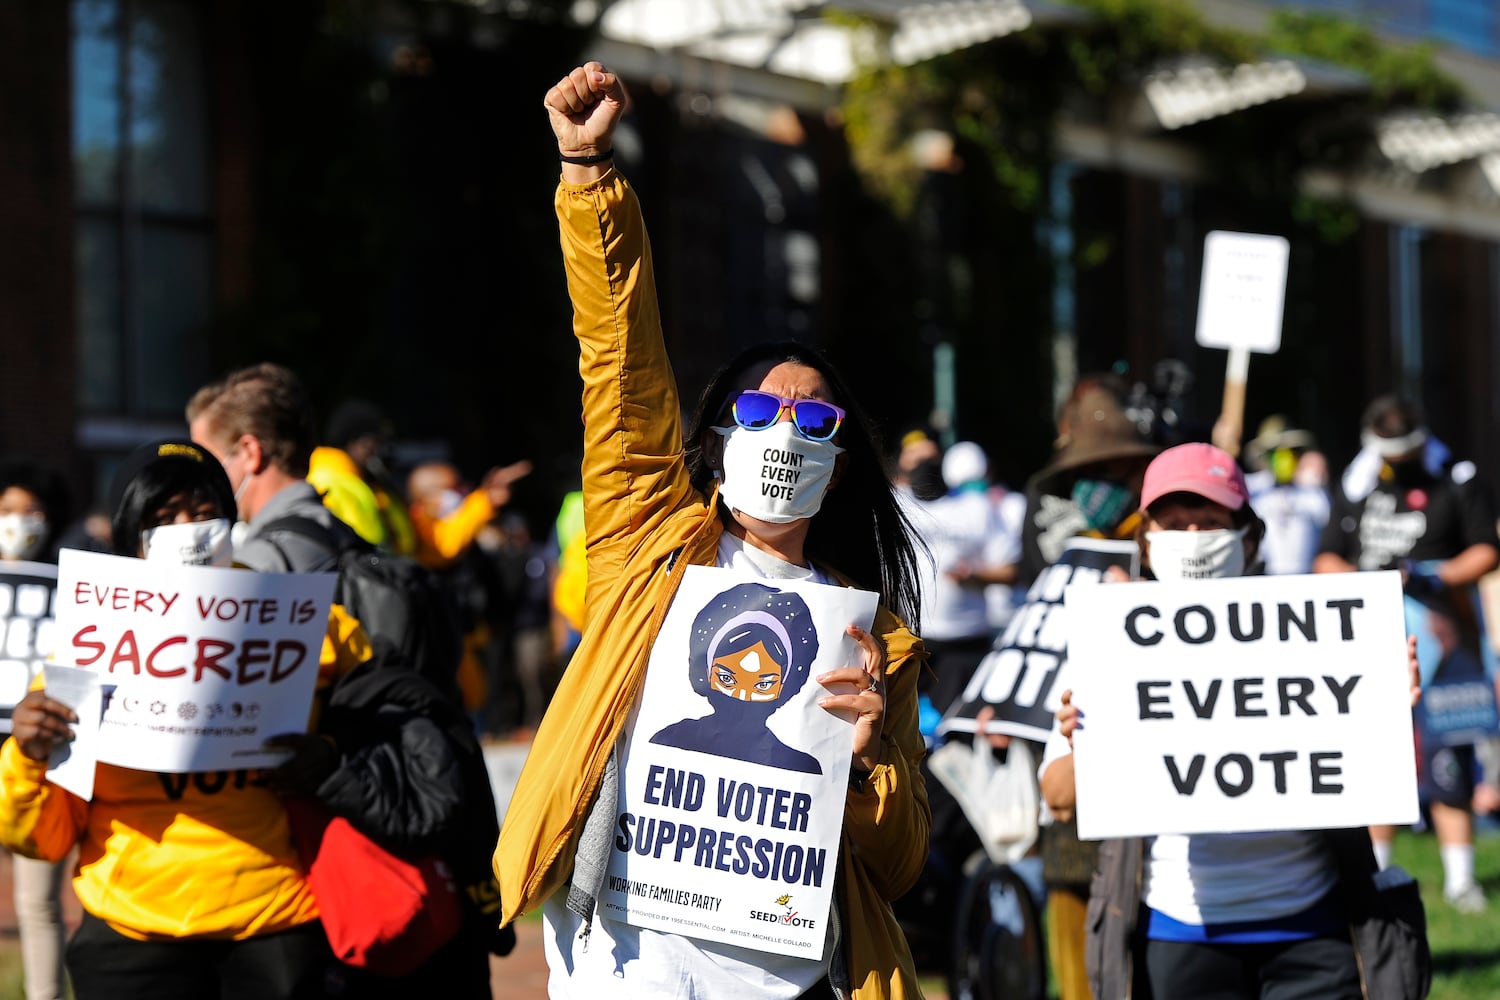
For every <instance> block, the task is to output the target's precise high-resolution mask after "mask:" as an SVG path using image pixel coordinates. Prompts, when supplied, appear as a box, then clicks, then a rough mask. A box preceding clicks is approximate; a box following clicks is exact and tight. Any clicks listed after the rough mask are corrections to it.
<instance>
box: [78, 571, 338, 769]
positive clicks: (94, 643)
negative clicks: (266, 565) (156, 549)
mask: <svg viewBox="0 0 1500 1000" xmlns="http://www.w3.org/2000/svg"><path fill="white" fill-rule="evenodd" d="M333 583H334V575H333V574H331V573H254V572H250V571H248V570H238V569H217V568H213V567H206V566H170V565H164V564H162V563H156V562H148V561H147V560H144V559H128V558H122V557H120V556H107V555H100V554H98V553H93V552H80V551H74V550H70V549H65V550H64V551H63V553H62V557H61V559H59V561H58V583H57V649H56V657H57V660H58V662H60V663H62V664H64V665H67V666H77V667H83V668H86V669H89V670H93V671H95V672H97V673H99V674H100V675H101V680H102V682H103V684H104V690H105V694H106V697H105V708H104V716H103V721H102V723H101V725H100V734H99V753H98V757H99V760H101V761H103V762H105V763H108V764H118V765H120V766H122V767H133V768H139V769H142V770H147V771H169V772H190V771H222V770H234V769H239V768H252V767H266V766H274V765H275V764H278V763H280V762H281V761H283V760H285V757H286V755H285V754H284V753H279V752H267V751H265V750H263V749H262V748H261V744H262V743H263V742H264V741H265V740H266V738H267V737H270V736H275V735H278V734H280V733H289V732H297V733H301V732H306V731H307V723H308V713H309V710H310V709H311V707H312V696H313V689H314V687H315V686H316V683H317V679H318V660H319V657H320V654H321V652H322V644H323V636H324V633H325V632H326V631H327V626H328V606H329V603H330V601H331V600H332V597H333Z"/></svg>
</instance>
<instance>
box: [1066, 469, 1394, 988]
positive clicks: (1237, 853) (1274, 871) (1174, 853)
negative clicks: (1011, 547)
mask: <svg viewBox="0 0 1500 1000" xmlns="http://www.w3.org/2000/svg"><path fill="white" fill-rule="evenodd" d="M1141 514H1142V522H1141V526H1140V528H1139V530H1138V532H1137V539H1138V542H1139V545H1140V551H1141V566H1142V569H1143V573H1144V575H1145V576H1146V577H1147V578H1150V579H1157V580H1178V581H1180V580H1195V579H1216V578H1224V577H1234V576H1241V575H1244V574H1245V573H1246V572H1247V571H1248V570H1249V569H1250V568H1252V567H1253V566H1254V565H1255V562H1256V558H1257V555H1258V551H1259V546H1260V542H1261V540H1262V538H1263V535H1264V531H1265V526H1264V524H1263V522H1262V521H1261V520H1260V518H1259V517H1258V516H1257V515H1256V513H1255V511H1254V510H1253V509H1252V508H1251V506H1250V502H1249V491H1248V489H1247V487H1246V485H1245V477H1244V475H1243V474H1242V473H1241V472H1240V469H1239V467H1238V466H1237V465H1236V464H1235V461H1234V459H1233V458H1231V457H1230V456H1229V455H1228V454H1227V453H1225V452H1223V451H1221V450H1220V449H1218V448H1216V447H1214V446H1213V445H1209V444H1198V443H1195V444H1184V445H1178V446H1177V447H1175V448H1170V449H1168V450H1166V451H1164V452H1162V453H1161V454H1160V455H1159V456H1157V458H1156V459H1155V460H1154V461H1152V463H1151V465H1150V466H1149V467H1148V468H1147V469H1146V475H1145V480H1144V484H1143V486H1142V490H1141ZM1106 579H1115V580H1123V579H1125V574H1124V572H1123V571H1120V570H1111V571H1110V573H1109V574H1107V575H1106ZM1083 719H1084V713H1083V711H1082V710H1081V709H1080V706H1077V705H1074V704H1072V698H1071V692H1067V693H1064V695H1063V708H1062V709H1061V710H1060V711H1059V712H1058V713H1057V720H1056V725H1055V727H1054V729H1053V732H1052V736H1051V738H1050V739H1049V740H1048V742H1047V747H1046V751H1045V753H1044V755H1043V759H1042V764H1041V768H1040V779H1041V786H1042V794H1043V797H1044V798H1045V799H1046V801H1047V804H1048V805H1049V806H1050V807H1051V808H1052V809H1053V810H1054V811H1055V812H1057V813H1059V814H1060V815H1071V814H1072V813H1073V811H1074V809H1075V807H1076V805H1077V798H1076V788H1075V785H1074V772H1073V757H1072V744H1073V733H1074V732H1075V730H1077V729H1080V728H1082V725H1083V721H1082V720H1083ZM1374 871H1375V859H1374V854H1373V852H1372V851H1371V849H1370V844H1369V838H1368V836H1367V835H1366V834H1365V832H1364V831H1363V830H1353V831H1338V832H1337V833H1336V834H1335V833H1332V832H1327V831H1317V830H1310V831H1273V832H1255V833H1223V834H1170V835H1166V834H1164V835H1158V836H1155V837H1146V838H1132V839H1127V840H1107V841H1104V842H1102V843H1101V845H1100V858H1099V869H1098V872H1097V873H1096V874H1095V876H1094V881H1093V885H1092V887H1091V891H1090V897H1089V918H1090V919H1089V921H1088V942H1087V946H1086V951H1087V958H1088V968H1089V980H1090V985H1091V986H1092V988H1093V994H1094V996H1095V997H1099V998H1110V1000H1114V998H1118V997H1124V996H1131V995H1134V996H1155V997H1164V998H1172V1000H1192V998H1196V997H1202V998H1219V997H1239V998H1246V1000H1251V998H1271V997H1276V998H1278V1000H1286V998H1302V997H1305V998H1308V1000H1312V998H1318V1000H1339V998H1346V1000H1359V998H1362V997H1367V996H1381V997H1385V996H1394V995H1400V994H1392V993H1388V992H1384V989H1385V984H1384V983H1381V984H1380V988H1379V989H1375V988H1374V976H1375V974H1373V973H1372V972H1371V970H1372V969H1373V968H1374V966H1372V965H1371V962H1370V959H1371V956H1365V959H1364V962H1363V963H1361V961H1360V960H1359V959H1358V958H1357V957H1356V948H1355V946H1354V945H1353V944H1351V937H1350V919H1351V914H1350V913H1349V912H1348V911H1347V909H1346V907H1345V900H1346V899H1347V898H1351V897H1348V896H1346V895H1344V893H1343V891H1342V890H1343V888H1344V887H1345V886H1346V885H1349V884H1352V883H1353V882H1354V881H1355V880H1357V879H1365V878H1367V877H1368V876H1369V875H1370V874H1372V873H1373V872H1374ZM1403 957H1404V956H1403ZM1367 988H1370V989H1372V990H1373V991H1372V992H1365V990H1366V989H1367Z"/></svg>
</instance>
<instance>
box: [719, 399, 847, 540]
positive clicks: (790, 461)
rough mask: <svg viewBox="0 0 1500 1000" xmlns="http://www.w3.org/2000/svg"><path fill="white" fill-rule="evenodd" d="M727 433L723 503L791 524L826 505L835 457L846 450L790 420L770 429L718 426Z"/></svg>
mask: <svg viewBox="0 0 1500 1000" xmlns="http://www.w3.org/2000/svg"><path fill="white" fill-rule="evenodd" d="M714 431H715V432H717V433H718V434H719V435H721V436H722V437H723V438H724V485H723V486H721V487H720V488H719V494H720V496H722V497H723V498H724V502H725V503H727V504H729V506H730V507H731V508H732V509H734V510H737V511H739V512H740V513H741V514H746V515H748V516H750V517H753V518H756V519H757V520H760V521H770V522H771V523H773V524H786V523H788V522H790V521H798V520H801V519H802V518H804V517H812V516H813V515H814V514H816V513H817V512H818V509H819V508H820V507H822V506H823V495H824V494H825V493H827V492H828V483H829V481H830V480H831V479H832V478H833V465H834V461H835V460H836V459H837V458H838V457H839V455H840V454H841V453H842V452H843V450H844V449H842V448H840V447H839V446H838V445H836V444H833V443H832V442H829V441H809V440H808V439H807V438H805V437H803V436H802V435H800V434H798V433H797V429H796V427H795V426H794V425H793V424H792V422H791V421H790V420H784V421H782V422H781V423H778V424H772V425H771V426H770V427H767V428H766V429H765V430H761V431H747V430H745V429H744V428H743V427H715V428H714Z"/></svg>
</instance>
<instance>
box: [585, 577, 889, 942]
mask: <svg viewBox="0 0 1500 1000" xmlns="http://www.w3.org/2000/svg"><path fill="white" fill-rule="evenodd" d="M875 603H876V596H875V595H874V594H871V593H868V592H865V591H859V590H850V589H848V588H844V587H830V586H824V585H821V584H816V583H804V582H795V581H787V580H775V581H770V580H758V579H751V578H748V577H746V576H744V575H743V574H739V573H736V572H733V571H730V570H724V569H712V568H709V567H703V566H692V567H689V568H688V569H687V570H686V572H685V574H684V577H683V580H682V584H681V586H680V587H679V589H678V591H677V595H676V597H675V598H674V599H673V602H672V607H671V609H670V611H669V612H668V613H667V617H666V620H665V621H664V622H663V623H662V627H661V631H660V633H659V634H658V635H657V639H656V645H655V646H654V648H653V649H652V651H651V661H650V664H649V666H648V668H647V671H646V681H645V684H644V686H643V689H642V692H641V697H640V698H639V699H638V700H637V703H636V710H635V713H634V719H633V725H632V726H631V730H630V731H631V736H630V738H629V740H628V741H627V743H626V745H625V749H624V754H623V757H622V759H621V765H620V784H619V814H618V816H617V817H616V821H615V827H614V832H613V839H612V846H611V850H610V864H609V873H608V876H607V878H606V879H605V883H604V891H603V892H602V893H601V894H600V897H599V907H600V910H601V911H602V912H604V913H605V914H607V915H608V916H610V917H612V918H613V919H616V920H623V921H626V922H627V923H631V924H635V925H637V926H641V927H651V928H655V929H657V930H663V931H670V932H672V933H675V934H683V935H686V936H688V937H694V938H701V939H704V940H707V941H719V942H723V943H726V944H732V945H738V946H740V947H742V948H753V949H756V950H758V951H768V952H775V953H778V954H784V955H794V956H798V957H802V958H811V959H817V958H820V957H822V955H823V945H824V942H825V941H826V939H827V935H828V914H829V907H830V906H831V905H832V902H833V882H834V873H835V870H836V869H837V867H838V861H839V856H838V855H839V835H840V832H841V831H842V829H843V820H844V799H845V797H846V795H847V793H848V784H849V765H850V751H851V747H852V739H853V734H852V729H851V724H850V723H851V720H850V719H847V718H841V717H839V716H837V715H834V714H833V713H830V712H829V711H827V710H826V709H823V708H820V707H819V706H818V699H820V698H823V697H826V696H827V694H828V691H827V690H826V689H825V688H823V687H822V686H821V685H819V684H818V683H817V681H816V680H815V679H814V678H816V677H817V676H818V675H819V674H822V673H825V672H827V671H829V670H833V669H836V668H838V667H844V666H855V665H859V664H860V663H861V660H860V658H859V653H858V647H857V646H856V645H855V643H854V640H853V639H851V638H849V636H848V635H847V634H845V631H844V630H845V628H846V627H847V626H848V625H849V624H851V623H853V624H857V625H860V626H862V627H864V628H869V627H870V624H871V622H872V621H873V620H874V615H875Z"/></svg>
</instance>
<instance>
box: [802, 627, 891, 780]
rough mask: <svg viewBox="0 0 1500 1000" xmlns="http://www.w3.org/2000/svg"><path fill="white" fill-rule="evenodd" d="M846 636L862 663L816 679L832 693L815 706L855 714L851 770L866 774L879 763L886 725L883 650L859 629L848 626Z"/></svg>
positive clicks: (833, 671) (878, 643)
mask: <svg viewBox="0 0 1500 1000" xmlns="http://www.w3.org/2000/svg"><path fill="white" fill-rule="evenodd" d="M845 632H847V633H848V634H849V636H851V637H852V638H853V639H854V641H855V642H857V643H858V644H859V648H860V658H861V659H862V660H863V661H864V663H863V664H862V665H861V666H857V667H840V668H838V669H837V670H830V671H828V673H826V674H820V675H818V677H817V681H818V683H819V684H821V685H823V686H824V687H826V688H828V690H829V691H831V692H833V693H832V694H831V695H829V696H828V697H827V698H823V699H820V700H819V701H818V705H819V706H821V707H822V708H826V709H828V710H830V711H837V710H845V711H848V712H851V713H853V714H854V766H855V767H857V768H859V769H861V770H863V771H866V772H869V771H873V770H875V766H876V765H877V764H879V763H880V733H881V730H882V729H883V728H884V725H885V685H884V683H883V678H884V677H885V647H883V646H882V645H881V644H880V640H878V639H877V638H875V636H873V635H871V634H870V633H868V632H866V631H865V630H864V629H862V628H860V627H859V626H858V625H850V626H849V627H848V628H847V629H845Z"/></svg>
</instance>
